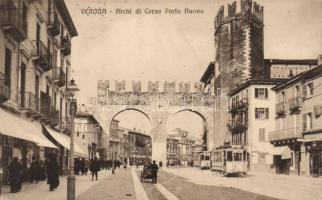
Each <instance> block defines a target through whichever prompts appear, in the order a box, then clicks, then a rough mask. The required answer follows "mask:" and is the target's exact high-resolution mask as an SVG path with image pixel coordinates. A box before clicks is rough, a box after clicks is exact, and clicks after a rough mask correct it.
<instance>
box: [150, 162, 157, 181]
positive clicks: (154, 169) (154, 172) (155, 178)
mask: <svg viewBox="0 0 322 200" xmlns="http://www.w3.org/2000/svg"><path fill="white" fill-rule="evenodd" d="M158 169H159V167H158V165H157V164H156V162H155V160H154V161H153V163H152V165H151V171H152V183H157V179H158Z"/></svg>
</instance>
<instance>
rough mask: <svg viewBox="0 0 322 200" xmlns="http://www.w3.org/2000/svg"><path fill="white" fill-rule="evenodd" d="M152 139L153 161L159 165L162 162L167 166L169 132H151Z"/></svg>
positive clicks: (162, 130) (158, 130) (156, 130)
mask: <svg viewBox="0 0 322 200" xmlns="http://www.w3.org/2000/svg"><path fill="white" fill-rule="evenodd" d="M151 137H152V160H155V161H156V162H157V164H159V162H160V161H162V163H163V166H165V164H166V160H167V159H166V157H167V144H166V143H167V132H166V130H165V129H154V130H152V131H151Z"/></svg>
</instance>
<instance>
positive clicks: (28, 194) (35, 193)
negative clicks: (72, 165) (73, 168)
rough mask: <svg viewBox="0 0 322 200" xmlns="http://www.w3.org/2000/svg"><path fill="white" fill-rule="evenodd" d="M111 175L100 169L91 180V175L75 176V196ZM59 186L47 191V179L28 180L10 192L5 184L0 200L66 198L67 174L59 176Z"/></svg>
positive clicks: (54, 199)
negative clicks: (20, 187) (19, 187)
mask: <svg viewBox="0 0 322 200" xmlns="http://www.w3.org/2000/svg"><path fill="white" fill-rule="evenodd" d="M110 176H111V172H110V171H106V170H103V171H100V172H99V180H98V181H92V179H91V178H92V177H91V175H89V174H88V175H87V176H82V175H77V176H76V197H78V196H79V195H81V194H82V193H84V192H86V191H88V190H89V189H90V188H93V186H95V185H96V184H99V183H100V182H102V181H103V180H105V179H107V178H108V177H110ZM59 181H60V184H59V187H58V188H57V189H56V190H55V191H53V192H50V191H49V185H47V181H39V182H38V183H37V184H36V183H34V184H30V183H29V182H25V183H23V185H22V190H21V191H20V192H18V193H10V186H8V185H6V186H3V187H2V194H1V196H0V200H18V199H23V200H35V199H42V200H60V199H66V198H67V176H61V177H59Z"/></svg>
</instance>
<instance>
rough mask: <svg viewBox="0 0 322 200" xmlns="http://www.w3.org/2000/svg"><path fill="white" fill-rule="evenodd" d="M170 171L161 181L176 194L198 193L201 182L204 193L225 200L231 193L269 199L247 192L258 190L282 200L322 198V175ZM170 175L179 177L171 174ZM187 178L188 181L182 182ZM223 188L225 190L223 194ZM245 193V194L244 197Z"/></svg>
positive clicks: (241, 196)
mask: <svg viewBox="0 0 322 200" xmlns="http://www.w3.org/2000/svg"><path fill="white" fill-rule="evenodd" d="M166 171H167V172H168V173H162V175H161V176H160V181H161V182H163V181H165V182H164V183H163V184H164V185H165V186H166V187H167V188H169V190H172V191H173V192H174V193H178V194H179V195H186V196H191V195H196V194H195V193H197V189H198V188H199V187H200V185H203V186H202V187H201V188H202V189H200V191H201V192H204V191H207V189H209V194H210V195H214V196H215V197H216V196H217V197H219V196H220V197H221V198H223V199H225V198H224V197H225V196H229V194H231V195H236V196H232V197H234V198H232V197H231V198H232V199H235V198H238V199H249V198H255V199H269V198H266V197H265V198H264V197H262V196H259V195H255V196H254V195H252V194H251V193H247V192H243V191H249V192H252V193H253V194H254V193H256V194H261V195H265V196H269V197H273V198H278V199H292V200H303V199H305V200H310V199H312V200H317V199H321V198H322V190H321V188H322V179H321V178H312V177H298V176H287V175H276V174H267V173H258V172H250V173H249V175H248V176H246V177H223V176H220V175H216V174H213V173H211V172H210V171H209V170H200V169H196V168H172V169H171V168H168V169H167V170H166ZM170 174H173V175H176V176H173V175H172V176H171V175H170ZM183 178H184V179H183ZM169 180H170V181H169ZM183 181H184V184H181V183H183ZM176 182H181V183H176ZM192 183H193V184H194V186H192V185H191V188H193V190H191V188H190V189H189V188H187V185H190V184H192ZM209 186H217V187H218V186H219V187H220V188H221V190H217V189H216V187H214V188H212V187H210V188H209ZM183 187H185V188H183ZM174 188H175V189H174ZM230 188H236V190H235V189H234V190H230ZM240 190H242V191H240ZM221 191H225V192H224V193H221ZM231 192H232V193H231ZM190 193H191V194H190ZM205 193H206V192H205ZM188 194H190V195H188ZM243 194H244V195H245V196H243ZM239 195H240V196H239ZM198 197H199V196H198ZM246 197H247V198H246ZM206 199H207V198H206ZM210 199H211V198H210ZM214 199H215V198H214ZM228 199H229V198H228Z"/></svg>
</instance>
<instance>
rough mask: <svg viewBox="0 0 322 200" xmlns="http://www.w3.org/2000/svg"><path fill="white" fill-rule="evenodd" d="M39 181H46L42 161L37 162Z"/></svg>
mask: <svg viewBox="0 0 322 200" xmlns="http://www.w3.org/2000/svg"><path fill="white" fill-rule="evenodd" d="M39 180H42V181H44V180H46V167H45V163H44V161H42V160H40V161H39Z"/></svg>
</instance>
